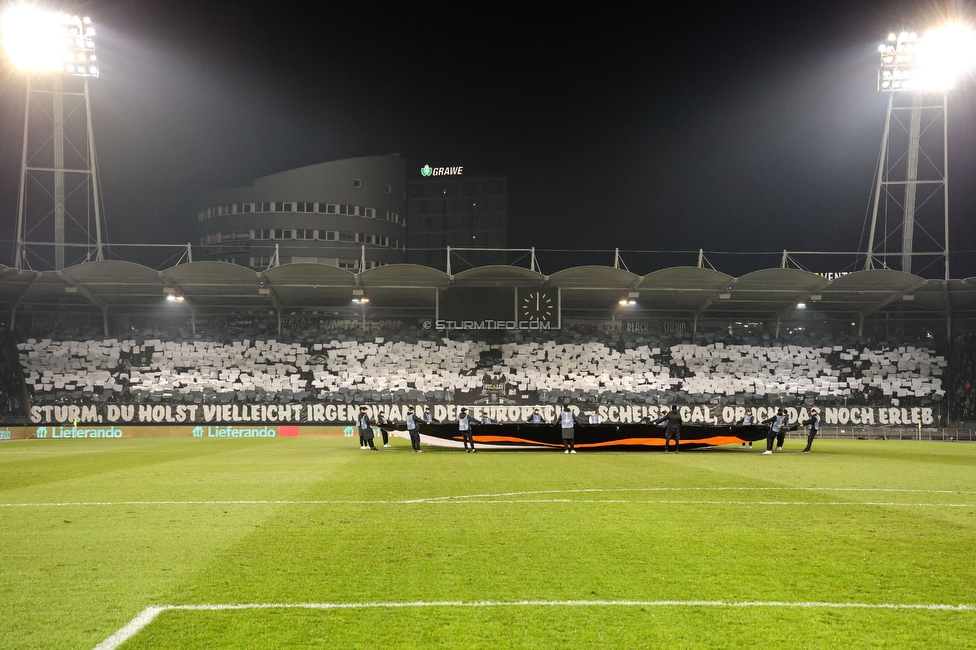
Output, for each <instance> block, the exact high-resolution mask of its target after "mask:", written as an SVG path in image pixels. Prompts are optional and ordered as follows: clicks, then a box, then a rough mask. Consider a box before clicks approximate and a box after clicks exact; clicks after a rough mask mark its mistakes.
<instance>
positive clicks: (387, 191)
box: [386, 185, 393, 194]
mask: <svg viewBox="0 0 976 650" xmlns="http://www.w3.org/2000/svg"><path fill="white" fill-rule="evenodd" d="M386 193H387V194H392V193H393V186H392V185H387V186H386Z"/></svg>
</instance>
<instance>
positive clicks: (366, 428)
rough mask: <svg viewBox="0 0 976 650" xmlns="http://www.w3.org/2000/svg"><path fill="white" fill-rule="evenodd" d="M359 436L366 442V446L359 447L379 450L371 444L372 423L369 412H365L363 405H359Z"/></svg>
mask: <svg viewBox="0 0 976 650" xmlns="http://www.w3.org/2000/svg"><path fill="white" fill-rule="evenodd" d="M358 423H359V437H360V438H361V439H362V440H364V441H365V442H366V444H367V445H369V446H368V447H361V449H369V450H371V451H379V450H378V449H377V448H376V447H375V446H374V445H373V424H372V423H371V422H370V421H369V414H368V413H367V412H366V407H365V406H360V407H359V420H358Z"/></svg>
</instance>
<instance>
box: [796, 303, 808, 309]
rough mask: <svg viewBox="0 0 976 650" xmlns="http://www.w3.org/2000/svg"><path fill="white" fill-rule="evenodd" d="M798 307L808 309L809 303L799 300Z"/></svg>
mask: <svg viewBox="0 0 976 650" xmlns="http://www.w3.org/2000/svg"><path fill="white" fill-rule="evenodd" d="M796 308H797V309H806V308H807V303H805V302H798V303H796Z"/></svg>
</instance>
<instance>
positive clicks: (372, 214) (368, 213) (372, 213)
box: [363, 208, 376, 218]
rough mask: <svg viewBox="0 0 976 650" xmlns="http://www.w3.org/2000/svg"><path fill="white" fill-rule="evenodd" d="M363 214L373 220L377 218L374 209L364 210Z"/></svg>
mask: <svg viewBox="0 0 976 650" xmlns="http://www.w3.org/2000/svg"><path fill="white" fill-rule="evenodd" d="M363 214H364V215H365V216H367V217H370V218H373V217H375V216H376V210H374V209H373V208H363Z"/></svg>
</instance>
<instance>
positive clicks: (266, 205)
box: [258, 201, 271, 212]
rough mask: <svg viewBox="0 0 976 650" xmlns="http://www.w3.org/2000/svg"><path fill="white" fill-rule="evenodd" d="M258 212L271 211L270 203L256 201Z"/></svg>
mask: <svg viewBox="0 0 976 650" xmlns="http://www.w3.org/2000/svg"><path fill="white" fill-rule="evenodd" d="M258 206H259V207H258V212H271V203H269V202H267V201H265V202H264V203H258Z"/></svg>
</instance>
